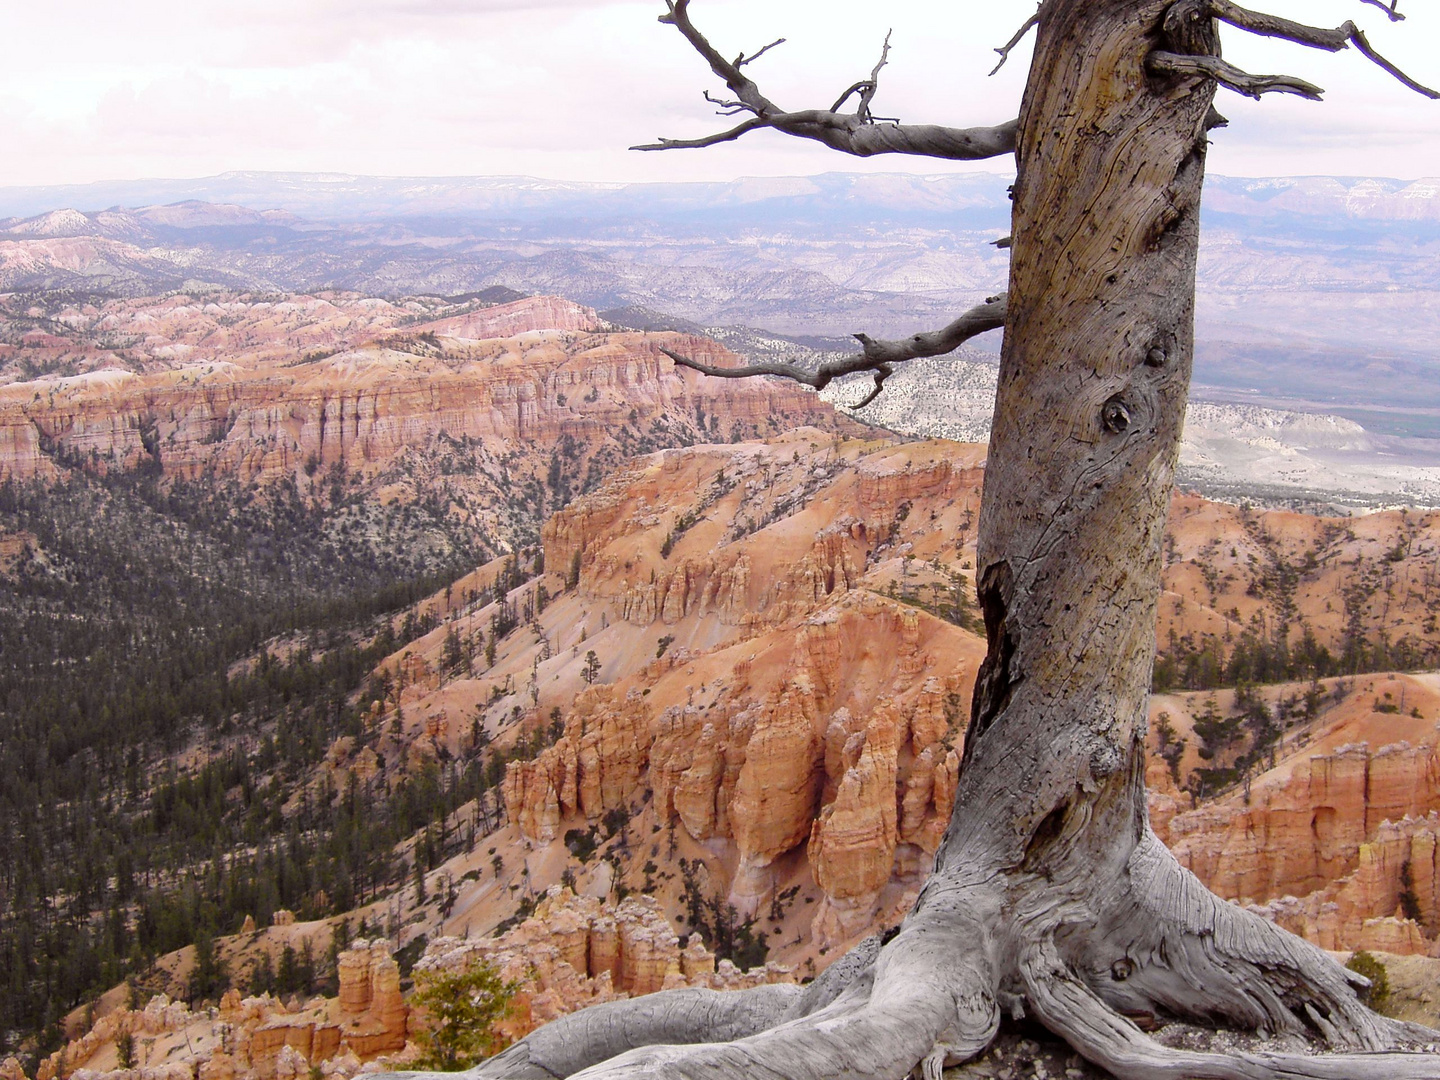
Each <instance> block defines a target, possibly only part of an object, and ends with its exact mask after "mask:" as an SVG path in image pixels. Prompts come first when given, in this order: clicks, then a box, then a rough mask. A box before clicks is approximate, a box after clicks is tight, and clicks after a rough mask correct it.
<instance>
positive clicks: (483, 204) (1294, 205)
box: [0, 171, 1440, 225]
mask: <svg viewBox="0 0 1440 1080" xmlns="http://www.w3.org/2000/svg"><path fill="white" fill-rule="evenodd" d="M1009 183H1010V178H1009V177H1008V176H1007V175H1005V174H1001V173H955V174H943V175H932V176H923V175H913V174H905V173H877V174H861V173H823V174H820V175H818V176H798V177H741V178H739V179H737V180H732V181H716V182H695V183H635V184H622V183H601V182H584V181H556V180H544V179H539V178H535V177H525V176H468V177H466V176H458V177H382V176H360V175H352V174H340V173H283V172H246V171H235V172H226V173H221V174H219V175H217V176H210V177H201V178H197V179H189V180H176V179H142V180H130V181H101V182H97V183H93V184H70V185H55V186H45V187H0V214H4V215H8V216H11V217H14V218H28V217H32V216H35V215H38V214H42V213H44V212H46V211H50V210H56V209H60V208H64V207H72V208H75V209H77V210H79V211H81V212H87V211H89V212H93V211H98V210H102V209H112V208H116V207H121V206H130V207H137V206H143V207H151V208H153V207H156V206H162V205H171V204H176V203H184V202H205V203H212V204H233V205H235V206H239V207H245V208H249V209H252V210H258V211H269V210H284V211H286V212H288V213H290V214H294V215H298V216H300V217H307V218H316V219H319V220H330V221H339V220H347V221H358V220H364V219H367V218H373V219H385V218H391V217H425V216H467V215H485V216H500V215H507V214H509V215H517V216H521V217H523V216H527V215H544V214H546V213H551V212H560V213H564V212H565V211H567V210H571V209H574V208H576V207H586V208H599V209H602V210H605V211H608V212H610V213H625V212H629V213H631V214H636V213H639V214H643V215H649V216H654V217H664V216H667V215H669V214H671V213H675V212H694V211H696V210H700V211H713V210H717V209H724V210H728V211H731V212H734V211H735V210H736V209H737V208H740V207H751V208H758V207H765V206H772V207H773V206H775V205H779V204H788V205H791V206H794V205H797V204H808V205H810V206H812V207H815V208H817V209H818V208H821V207H823V208H824V209H825V210H826V211H827V217H828V218H829V220H828V222H827V223H828V224H831V225H833V224H834V218H833V216H830V215H833V214H834V213H835V212H837V211H838V212H839V213H840V214H841V216H842V218H843V217H844V216H846V215H847V214H853V213H855V212H856V211H857V210H861V211H863V212H864V213H867V214H873V213H875V212H876V211H877V210H880V211H885V212H888V213H890V214H895V215H904V214H912V213H923V214H942V215H955V214H957V213H963V214H977V213H978V214H984V213H986V212H990V213H991V214H992V215H993V212H995V211H1000V212H1001V213H1000V218H1001V219H1002V220H1003V218H1004V217H1006V216H1008V198H1007V193H1006V188H1007V187H1008V186H1009ZM1205 190H1206V210H1207V211H1210V212H1215V213H1226V214H1230V213H1241V214H1244V215H1246V216H1251V217H1271V216H1274V215H1276V214H1282V213H1284V214H1296V215H1335V214H1343V215H1344V216H1346V217H1349V218H1355V219H1363V220H1376V221H1430V222H1437V223H1440V177H1422V178H1419V179H1416V180H1408V181H1407V180H1399V179H1394V178H1389V177H1359V176H1355V177H1335V176H1290V177H1251V178H1246V177H1229V176H1219V175H1211V176H1210V177H1209V178H1208V179H1207V181H1206V189H1205Z"/></svg>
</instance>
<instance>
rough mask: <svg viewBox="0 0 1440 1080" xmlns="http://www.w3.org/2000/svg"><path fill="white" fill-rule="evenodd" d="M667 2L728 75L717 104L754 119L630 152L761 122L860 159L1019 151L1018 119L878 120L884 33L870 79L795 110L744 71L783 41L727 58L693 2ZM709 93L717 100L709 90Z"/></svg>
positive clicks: (688, 144)
mask: <svg viewBox="0 0 1440 1080" xmlns="http://www.w3.org/2000/svg"><path fill="white" fill-rule="evenodd" d="M665 3H666V7H667V8H668V11H667V13H666V14H664V15H662V16H660V21H661V22H662V23H667V24H669V25H672V26H674V27H675V28H676V29H677V30H679V31H680V33H681V34H682V35H683V36H684V38H685V40H686V41H688V42H690V44H691V46H692V47H693V48H694V49H695V51H696V52H698V53H699V54H700V55H701V56H702V57H704V58H705V62H706V63H707V64H709V65H710V70H711V71H713V72H714V73H715V74H716V76H718V77H719V78H720V79H722V80H724V82H725V85H726V86H727V87H729V88H730V91H731V93H732V94H734V95H735V100H734V101H725V102H717V104H721V105H722V106H723V112H724V114H725V115H734V114H735V113H738V112H747V113H750V114H751V119H750V120H747V121H746V122H745V123H743V124H739V125H737V126H736V127H733V128H730V129H729V130H728V131H723V132H719V133H717V134H714V135H708V136H705V137H702V138H698V139H663V138H662V139H660V140H658V141H656V142H653V143H644V144H642V145H639V146H632V147H631V149H632V150H680V149H690V148H695V147H703V146H714V145H715V144H716V143H722V142H729V141H731V140H732V139H738V138H739V137H740V136H741V135H744V134H746V133H747V132H750V131H753V130H755V129H756V128H762V127H766V128H773V129H774V130H776V131H780V132H783V133H785V134H787V135H794V136H797V137H798V138H802V139H812V140H814V141H816V142H819V143H823V144H824V145H826V146H828V147H830V148H831V149H833V150H840V151H842V152H844V153H847V154H854V155H855V156H856V157H871V156H872V155H875V154H917V155H920V156H922V157H935V158H945V159H948V160H952V161H979V160H983V159H985V158H992V157H998V156H1000V155H1001V154H1008V153H1012V152H1013V151H1014V149H1015V132H1016V128H1017V126H1018V122H1017V121H1013V120H1012V121H1010V122H1009V123H1005V124H1000V125H998V126H995V127H974V128H951V127H941V126H939V125H936V124H901V123H899V122H898V121H897V122H888V121H887V122H884V123H881V122H879V118H877V117H875V116H874V115H872V113H871V109H870V106H871V102H872V101H873V100H874V97H875V93H876V90H877V89H878V87H879V80H880V69H881V68H883V67H884V66H885V64H886V62H887V60H888V58H889V55H890V35H889V34H886V35H885V44H884V46H883V47H882V49H881V52H880V60H879V62H878V63H876V65H875V67H874V69H873V70H872V71H871V72H870V77H869V78H868V79H862V80H860V81H859V82H856V83H855V84H853V85H852V86H850V87H849V88H848V89H847V90H846V91H845V92H844V93H843V94H841V95H840V97H839V98H838V99H837V100H836V102H835V104H834V105H833V106H832V107H831V108H829V109H806V110H802V111H799V112H789V111H787V110H785V109H782V108H780V107H779V106H778V105H776V104H775V103H774V102H773V101H771V100H770V99H769V98H767V97H766V96H765V95H764V94H763V93H761V92H760V87H759V86H758V85H756V83H755V81H754V80H753V79H751V78H750V77H749V76H748V75H746V74H745V73H744V71H742V70H741V69H742V68H743V67H744V66H745V65H746V64H749V63H751V62H752V61H754V60H756V59H758V58H759V57H760V56H761V55H762V54H764V53H765V52H767V51H768V50H770V49H772V48H774V47H775V46H776V45H778V44H779V42H778V41H776V42H771V43H770V44H769V45H766V46H765V47H764V48H763V49H761V50H759V52H756V53H755V54H754V55H752V56H749V57H746V56H745V54H744V53H741V54H740V56H739V57H738V58H737V59H736V60H734V61H731V60H727V59H725V57H724V56H723V55H721V53H720V51H719V50H718V49H716V48H715V46H713V45H711V44H710V41H709V39H707V38H706V37H705V35H704V34H702V33H701V32H700V31H699V30H697V29H696V28H695V24H694V23H693V22H691V21H690V14H689V7H690V0H665ZM781 40H782V41H783V40H784V39H783V38H782V39H781ZM857 95H858V98H859V100H858V103H857V105H856V109H855V111H854V112H852V113H842V112H841V111H840V109H841V107H842V106H843V105H844V104H845V103H846V102H847V101H849V100H850V98H852V97H855V96H857ZM706 98H707V100H710V101H714V99H713V98H710V96H709V95H708V94H707V95H706Z"/></svg>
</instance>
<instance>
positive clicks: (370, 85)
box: [0, 0, 1440, 184]
mask: <svg viewBox="0 0 1440 1080" xmlns="http://www.w3.org/2000/svg"><path fill="white" fill-rule="evenodd" d="M1271 3H1272V6H1278V7H1279V8H1281V9H1282V10H1283V11H1285V12H1286V13H1289V14H1292V15H1298V16H1300V17H1304V18H1310V19H1315V18H1321V17H1323V18H1324V19H1325V20H1329V19H1331V18H1332V17H1333V18H1334V19H1335V21H1337V22H1338V21H1340V20H1341V19H1343V18H1345V17H1350V16H1356V17H1358V13H1357V12H1356V11H1355V10H1354V9H1355V8H1356V7H1357V6H1358V5H1357V4H1356V3H1355V2H1354V0H1271ZM1026 6H1027V5H1026V4H1023V3H1022V4H1016V5H980V4H978V3H974V2H969V3H956V2H954V0H915V2H913V3H910V4H906V5H882V4H876V3H873V2H862V0H787V2H786V3H785V4H782V5H776V4H766V3H762V2H760V0H704V2H703V3H697V5H696V9H695V10H696V17H697V19H700V20H701V22H702V25H703V26H704V27H705V28H706V30H707V32H709V33H710V34H711V36H712V38H713V40H715V42H716V43H717V46H719V47H721V48H722V49H723V50H724V51H726V52H738V51H740V50H741V49H746V50H753V49H754V48H756V47H758V46H759V45H761V44H764V43H765V42H767V41H770V40H772V39H773V38H775V37H777V36H782V35H783V36H785V37H786V38H787V39H788V40H787V43H786V44H785V45H784V46H783V47H781V48H779V49H777V50H775V51H774V52H773V53H771V54H769V55H768V56H767V57H765V58H764V59H763V60H762V61H760V62H759V63H758V64H757V65H756V68H755V70H754V73H755V76H756V77H757V79H760V80H761V81H762V83H763V85H764V86H765V89H766V91H767V93H769V94H770V95H771V96H772V97H773V98H774V99H775V100H776V101H777V102H779V103H780V104H782V105H783V106H785V107H790V108H804V107H811V106H816V105H826V104H828V103H829V102H830V101H831V100H833V99H834V98H835V97H836V96H837V95H838V93H839V91H840V90H841V89H843V88H844V87H845V86H847V85H849V84H850V83H851V82H853V81H854V80H855V79H857V78H860V77H862V76H864V75H865V74H867V73H868V72H869V69H870V67H871V65H873V63H874V61H875V57H876V55H877V54H878V50H879V45H880V42H881V40H882V39H883V37H884V35H885V33H886V31H887V30H890V29H892V28H893V31H894V36H893V39H892V40H893V46H894V48H893V52H892V55H891V64H890V66H889V67H887V68H886V70H885V75H884V78H883V80H882V87H881V93H880V96H879V98H878V99H877V102H876V105H877V109H878V111H880V112H882V113H884V114H888V115H896V116H900V117H902V118H904V119H905V120H907V121H917V122H919V121H924V122H936V123H950V124H957V125H966V124H976V123H994V122H998V121H1001V120H1004V119H1007V118H1008V117H1010V116H1013V115H1015V113H1016V112H1017V111H1018V106H1019V100H1020V94H1021V90H1022V88H1023V82H1024V75H1025V68H1026V65H1027V62H1028V57H1027V56H1025V55H1022V53H1021V52H1017V53H1016V55H1015V56H1013V57H1012V59H1011V62H1010V64H1009V65H1008V66H1007V68H1006V69H1005V70H1004V71H1003V72H1002V73H1001V74H1000V75H999V76H998V77H997V78H995V79H988V78H986V77H985V75H984V73H985V72H986V71H988V70H989V68H990V66H991V64H992V62H993V60H994V54H993V52H991V49H992V48H993V47H994V46H995V45H997V44H999V43H1001V42H1003V41H1005V40H1006V39H1007V38H1008V37H1009V36H1010V34H1011V32H1012V31H1013V30H1014V28H1015V26H1016V25H1018V23H1019V22H1020V21H1021V19H1022V18H1023V16H1024V9H1025V8H1026ZM12 7H13V8H15V9H17V10H15V12H14V15H13V19H12V17H11V15H10V14H8V13H7V20H10V22H11V23H12V25H11V27H10V28H11V29H12V30H13V31H14V33H13V34H12V35H11V36H12V40H14V41H17V42H18V43H19V45H20V47H18V48H12V50H11V51H10V54H9V55H8V56H7V66H6V67H5V68H4V69H3V70H0V100H3V101H4V102H5V104H6V107H5V109H4V111H3V113H0V135H3V136H4V137H6V139H7V142H6V145H7V147H8V148H11V149H13V150H14V151H15V152H11V153H7V154H6V155H4V157H3V158H0V184H31V183H61V182H83V181H87V180H95V179H115V178H124V177H129V176H137V175H150V176H164V175H168V176H196V175H204V174H206V173H210V172H217V171H223V170H226V169H284V170H317V171H327V170H340V171H351V172H364V173H381V174H390V175H395V174H412V175H442V174H450V175H453V174H465V173H505V174H517V173H529V174H533V175H545V176H552V177H556V178H560V179H571V178H573V179H605V180H609V179H614V180H642V179H654V180H661V179H699V178H725V177H733V176H737V175H767V174H768V175H782V174H786V173H790V174H795V173H813V172H820V171H829V170H837V169H842V170H848V169H854V170H861V171H899V170H905V171H922V172H940V171H948V170H950V169H953V168H963V167H964V166H952V165H947V164H945V163H940V162H933V161H927V160H923V159H916V160H907V159H899V158H885V159H879V160H873V161H869V162H863V161H858V160H856V159H849V158H843V157H837V156H836V155H835V154H834V153H833V152H830V151H827V150H824V149H823V148H821V147H818V146H812V145H808V144H803V143H799V142H796V141H795V140H786V139H784V138H783V137H780V136H776V135H774V134H773V133H758V134H756V135H753V136H750V137H748V138H747V139H745V140H743V141H741V142H739V143H736V144H733V145H730V146H726V147H721V148H716V149H713V150H710V151H706V152H682V153H668V154H662V155H655V154H651V155H640V154H633V153H629V152H627V151H626V150H625V149H624V148H625V147H626V146H628V145H630V144H631V143H634V142H641V141H650V140H651V139H653V138H655V137H656V136H658V135H670V136H690V135H696V134H703V133H705V132H708V131H712V130H716V129H717V128H718V126H720V125H723V124H724V123H725V121H723V120H721V119H719V118H717V117H715V116H714V115H713V113H714V110H713V107H712V106H710V105H708V104H706V103H705V102H704V101H703V100H702V99H701V96H700V92H701V91H702V90H703V89H707V88H708V89H712V90H714V89H718V87H717V86H716V84H715V81H714V79H713V78H712V77H711V76H710V74H709V72H708V71H707V70H706V68H705V66H704V64H703V62H701V61H700V59H699V58H698V57H697V56H695V54H694V53H693V52H692V51H690V50H689V49H688V48H687V47H686V46H685V45H684V43H683V42H682V41H681V40H680V38H679V36H678V35H677V34H676V33H675V31H674V30H673V28H670V27H665V26H661V25H659V24H658V23H657V22H656V15H657V14H658V12H659V11H660V10H662V7H663V6H662V5H661V4H659V3H658V2H650V0H644V2H641V0H308V2H302V3H296V2H295V0H250V2H248V3H246V4H221V3H218V2H216V0H132V2H130V3H127V4H124V5H120V4H115V3H113V2H111V0H106V2H104V3H101V2H100V0H54V2H53V3H51V4H49V5H39V4H33V5H24V6H21V5H12ZM1374 14H1375V15H1376V20H1375V21H1378V22H1380V23H1382V24H1383V23H1384V19H1383V16H1381V15H1380V14H1379V13H1378V12H1375V13H1374ZM1367 21H1368V20H1367ZM1373 37H1374V38H1375V40H1376V42H1377V44H1379V45H1380V46H1381V47H1382V48H1383V49H1387V50H1389V51H1390V52H1393V53H1394V54H1395V57H1396V59H1397V60H1399V61H1401V62H1402V63H1409V64H1410V65H1411V67H1412V68H1413V69H1414V70H1415V72H1416V73H1417V74H1420V73H1422V72H1426V71H1427V69H1428V68H1430V67H1433V66H1434V61H1433V57H1434V56H1435V55H1440V49H1437V48H1436V45H1437V44H1440V13H1435V12H1430V11H1422V10H1419V9H1417V10H1415V11H1414V12H1412V15H1411V18H1410V20H1409V21H1408V22H1406V23H1404V24H1401V27H1399V28H1391V27H1385V26H1383V25H1382V26H1381V27H1379V28H1378V29H1377V30H1376V32H1375V34H1374V35H1373ZM1232 39H1233V40H1232ZM1226 46H1227V56H1229V57H1231V58H1232V59H1235V60H1236V61H1237V62H1241V63H1242V64H1245V65H1247V66H1251V68H1252V70H1289V71H1294V72H1296V73H1297V74H1304V75H1306V76H1307V77H1314V78H1315V79H1316V81H1319V82H1321V83H1322V85H1326V86H1328V87H1329V88H1330V89H1331V94H1330V102H1329V103H1328V104H1326V105H1323V106H1317V105H1313V104H1310V103H1306V102H1299V101H1277V100H1275V99H1273V98H1272V99H1270V100H1267V101H1265V102H1263V103H1260V104H1258V105H1255V104H1252V103H1249V102H1246V101H1243V100H1240V99H1235V98H1229V99H1227V100H1225V101H1223V102H1222V104H1221V108H1222V109H1223V110H1224V111H1225V112H1227V114H1228V115H1230V116H1231V118H1232V120H1233V121H1234V123H1233V124H1232V126H1231V128H1230V129H1229V130H1227V131H1225V132H1220V133H1217V136H1216V145H1215V149H1214V152H1213V156H1212V162H1211V164H1212V168H1215V169H1218V170H1220V171H1226V172H1231V173H1242V174H1243V173H1257V172H1263V173H1285V172H1355V171H1357V168H1356V163H1357V162H1364V163H1365V166H1366V167H1365V169H1363V170H1359V171H1371V166H1372V163H1381V162H1383V163H1384V169H1383V171H1385V172H1387V173H1390V174H1394V175H1400V176H1413V175H1419V174H1421V173H1440V106H1436V105H1434V104H1432V103H1429V102H1424V101H1422V100H1421V99H1419V98H1418V97H1413V96H1411V95H1409V94H1408V93H1407V92H1406V91H1404V90H1402V89H1401V88H1399V87H1398V86H1396V85H1394V84H1393V83H1391V82H1390V81H1389V80H1388V79H1387V77H1385V76H1384V75H1383V73H1381V72H1378V71H1377V70H1375V69H1373V67H1372V65H1369V64H1367V63H1366V62H1365V61H1364V60H1363V58H1361V57H1359V56H1358V55H1356V54H1355V53H1354V52H1353V51H1352V52H1350V53H1348V54H1344V55H1341V56H1338V57H1331V56H1328V55H1324V54H1321V53H1316V52H1314V51H1312V50H1305V49H1298V48H1291V47H1289V46H1285V45H1283V44H1281V43H1276V42H1273V41H1254V40H1245V39H1244V36H1243V35H1228V34H1227V42H1226ZM1434 77H1435V79H1436V80H1437V81H1440V72H1437V73H1436V74H1435V76H1434ZM979 167H981V168H984V169H986V170H992V171H993V170H995V169H1003V168H1004V167H1005V163H1004V162H989V163H982V165H981V166H979ZM1376 167H1377V168H1378V164H1377V165H1376Z"/></svg>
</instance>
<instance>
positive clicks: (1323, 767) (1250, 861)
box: [1156, 675, 1440, 955]
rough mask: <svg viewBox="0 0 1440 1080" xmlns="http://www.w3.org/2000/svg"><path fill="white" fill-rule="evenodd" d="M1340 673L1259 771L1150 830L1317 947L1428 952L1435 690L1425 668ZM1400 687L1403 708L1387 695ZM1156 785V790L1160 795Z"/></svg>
mask: <svg viewBox="0 0 1440 1080" xmlns="http://www.w3.org/2000/svg"><path fill="white" fill-rule="evenodd" d="M1348 683H1349V680H1345V681H1338V680H1337V682H1336V684H1331V685H1330V686H1328V687H1326V689H1327V690H1331V691H1333V690H1334V689H1335V686H1336V685H1338V686H1339V688H1340V690H1341V691H1345V692H1346V697H1345V698H1344V699H1342V700H1341V701H1339V702H1338V703H1337V704H1335V705H1334V706H1333V707H1332V708H1331V709H1330V710H1329V711H1328V712H1327V713H1326V714H1325V715H1324V716H1323V717H1322V719H1321V721H1320V722H1318V723H1316V724H1314V725H1311V726H1306V727H1304V728H1301V729H1300V730H1298V731H1295V732H1294V733H1292V734H1291V735H1290V736H1289V737H1288V738H1287V739H1286V741H1285V742H1284V743H1282V746H1281V748H1280V752H1279V753H1278V754H1277V762H1276V765H1275V766H1274V767H1273V768H1271V769H1269V770H1268V771H1266V772H1263V773H1261V774H1260V775H1259V776H1257V777H1255V778H1254V779H1253V780H1252V781H1251V782H1250V783H1249V784H1248V785H1246V786H1245V787H1243V788H1242V789H1241V790H1239V791H1236V792H1234V793H1231V794H1229V795H1227V796H1226V797H1224V798H1222V799H1220V800H1218V801H1215V802H1213V803H1210V804H1208V805H1201V806H1199V807H1198V808H1195V809H1192V810H1181V811H1180V812H1178V813H1174V814H1173V816H1170V815H1165V816H1162V817H1161V819H1160V820H1159V821H1157V829H1158V830H1159V831H1160V833H1161V836H1162V838H1163V839H1166V840H1167V842H1168V843H1169V844H1170V846H1171V848H1172V850H1174V852H1175V853H1176V855H1177V856H1178V857H1179V858H1180V860H1181V862H1182V863H1184V864H1185V865H1186V866H1188V867H1189V868H1190V869H1191V870H1193V871H1194V872H1195V873H1196V875H1197V876H1199V877H1200V878H1201V880H1203V881H1204V882H1205V883H1206V884H1207V885H1209V886H1210V887H1211V888H1212V889H1214V890H1215V891H1216V892H1218V893H1219V894H1220V895H1221V896H1224V897H1227V898H1229V899H1233V900H1237V901H1242V902H1246V903H1251V904H1256V905H1259V906H1260V910H1262V911H1263V912H1264V913H1265V914H1266V915H1267V916H1269V917H1271V918H1274V919H1275V920H1276V921H1278V922H1280V923H1281V924H1282V925H1284V926H1286V927H1287V928H1289V929H1291V930H1294V931H1295V932H1296V933H1298V934H1301V935H1302V936H1304V937H1307V938H1309V939H1310V940H1312V941H1315V942H1317V943H1318V944H1321V945H1323V946H1325V947H1326V948H1331V949H1357V948H1364V949H1375V950H1381V951H1385V952H1392V953H1401V954H1407V953H1430V954H1432V955H1440V946H1437V944H1436V938H1437V931H1440V909H1437V890H1440V876H1437V875H1440V871H1437V862H1436V854H1435V847H1436V841H1437V830H1440V818H1437V811H1440V750H1437V746H1440V731H1437V729H1436V725H1435V719H1436V717H1440V692H1437V691H1440V687H1437V686H1436V685H1435V678H1434V677H1433V676H1404V675H1401V676H1370V677H1362V678H1361V679H1359V680H1356V683H1357V685H1356V686H1355V687H1354V688H1349V687H1348V685H1347V684H1348ZM1402 693H1403V694H1404V700H1405V702H1406V706H1407V709H1408V711H1407V712H1405V713H1401V712H1400V711H1399V710H1398V707H1396V706H1389V705H1388V700H1395V701H1398V700H1399V699H1400V696H1401V694H1402ZM1387 695H1388V699H1387ZM1332 696H1333V695H1332ZM1377 706H1380V707H1383V708H1385V709H1386V711H1377ZM1388 740H1395V741H1388ZM1410 740H1414V741H1413V742H1412V741H1410ZM1161 787H1162V790H1161V791H1160V792H1159V793H1158V794H1157V797H1156V799H1157V801H1159V802H1161V803H1166V802H1173V800H1174V796H1173V794H1167V793H1166V792H1165V791H1164V790H1163V787H1164V784H1163V781H1161ZM1172 793H1173V789H1172Z"/></svg>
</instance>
